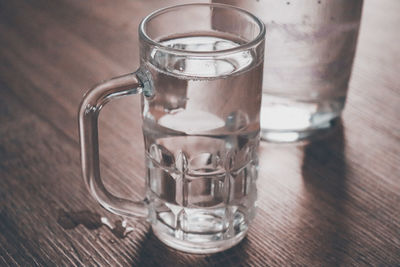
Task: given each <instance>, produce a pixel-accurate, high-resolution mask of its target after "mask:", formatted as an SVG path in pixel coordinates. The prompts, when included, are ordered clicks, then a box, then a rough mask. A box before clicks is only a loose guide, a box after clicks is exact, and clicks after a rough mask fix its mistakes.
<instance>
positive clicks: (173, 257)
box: [136, 230, 248, 266]
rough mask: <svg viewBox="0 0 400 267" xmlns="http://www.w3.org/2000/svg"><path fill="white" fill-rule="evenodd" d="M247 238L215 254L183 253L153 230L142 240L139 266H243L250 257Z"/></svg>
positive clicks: (138, 259) (138, 257)
mask: <svg viewBox="0 0 400 267" xmlns="http://www.w3.org/2000/svg"><path fill="white" fill-rule="evenodd" d="M247 248H248V241H247V238H245V239H244V240H243V241H242V242H240V243H239V244H238V245H236V246H235V247H233V248H231V249H228V250H226V251H223V252H220V253H215V254H206V255H198V254H189V253H183V252H180V251H177V250H174V249H172V248H169V247H168V246H166V245H164V244H163V243H161V241H159V240H158V239H157V237H156V236H155V235H154V234H153V233H152V232H151V230H150V231H149V232H148V233H147V234H146V238H145V239H144V240H142V241H141V248H140V249H139V252H138V254H137V255H138V256H137V259H136V260H137V261H136V263H137V265H138V266H243V265H245V262H246V260H247V258H248V252H246V251H247Z"/></svg>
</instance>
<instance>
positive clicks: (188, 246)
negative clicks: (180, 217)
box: [152, 227, 247, 254]
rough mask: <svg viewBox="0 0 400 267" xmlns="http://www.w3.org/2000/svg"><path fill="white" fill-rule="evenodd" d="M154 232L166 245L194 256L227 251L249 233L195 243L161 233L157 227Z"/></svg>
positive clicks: (243, 232) (244, 232)
mask: <svg viewBox="0 0 400 267" xmlns="http://www.w3.org/2000/svg"><path fill="white" fill-rule="evenodd" d="M152 230H153V233H154V235H155V236H156V237H157V238H158V239H159V240H160V241H161V242H162V243H164V244H165V245H167V246H169V247H171V248H173V249H176V250H180V251H183V252H188V253H194V254H209V253H216V252H220V251H224V250H227V249H229V248H231V247H233V246H235V245H237V244H238V243H240V241H242V240H243V238H244V237H245V236H246V233H247V229H246V230H244V231H242V232H240V233H238V234H237V235H235V236H234V237H232V238H230V239H224V240H216V241H206V242H193V241H188V240H181V239H177V238H175V237H173V236H171V235H169V234H167V233H165V232H162V231H159V230H158V229H157V228H156V227H152Z"/></svg>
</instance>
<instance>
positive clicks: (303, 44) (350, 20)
mask: <svg viewBox="0 0 400 267" xmlns="http://www.w3.org/2000/svg"><path fill="white" fill-rule="evenodd" d="M213 2H217V3H224V4H230V5H234V6H238V7H241V8H244V9H246V10H249V11H250V12H252V13H254V14H255V15H257V16H258V17H259V18H261V19H262V20H263V21H264V23H265V24H266V25H267V37H266V47H267V49H266V51H267V52H266V55H265V64H264V81H263V100H262V108H261V131H262V133H261V137H262V138H263V139H265V140H269V141H275V142H291V141H298V140H301V139H306V138H307V139H311V138H312V137H315V136H317V135H318V134H319V133H320V132H322V131H326V130H329V129H330V127H332V125H334V124H335V121H336V119H337V118H338V117H339V116H340V114H341V113H342V110H343V108H344V104H345V100H346V95H347V89H348V82H349V79H350V74H351V68H352V64H353V58H354V54H355V49H356V43H357V37H358V30H359V25H360V18H361V9H362V4H363V0H350V1H349V0H257V1H250V0H249V1H242V0H213Z"/></svg>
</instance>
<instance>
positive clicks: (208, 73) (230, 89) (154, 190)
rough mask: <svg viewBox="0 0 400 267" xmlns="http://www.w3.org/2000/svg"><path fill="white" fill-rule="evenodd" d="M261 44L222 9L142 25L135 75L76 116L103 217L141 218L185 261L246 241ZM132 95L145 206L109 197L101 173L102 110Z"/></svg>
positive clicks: (100, 92)
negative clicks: (138, 108)
mask: <svg viewBox="0 0 400 267" xmlns="http://www.w3.org/2000/svg"><path fill="white" fill-rule="evenodd" d="M221 21H225V22H227V21H229V23H219V22H221ZM264 37H265V28H264V24H263V23H262V22H261V21H259V20H258V19H257V18H256V17H254V16H253V15H251V14H250V13H248V12H246V11H244V10H241V9H238V8H235V7H231V6H226V5H219V4H189V5H181V6H174V7H168V8H165V9H161V10H158V11H156V12H154V13H152V14H150V15H148V16H147V17H146V18H145V19H144V20H143V21H142V22H141V24H140V26H139V39H140V59H141V60H140V62H141V63H140V68H139V69H138V70H137V71H136V72H134V73H131V74H127V75H124V76H120V77H117V78H114V79H111V80H109V81H107V82H105V83H102V84H100V85H97V86H96V87H94V88H93V89H91V90H90V91H89V92H88V93H87V94H86V95H85V96H84V99H83V101H82V103H81V106H80V110H79V131H80V143H81V157H82V171H83V177H84V179H85V183H86V185H87V187H88V189H89V191H90V192H91V194H92V195H93V196H94V198H95V199H96V200H97V201H98V202H99V203H100V204H101V205H102V206H103V207H104V208H106V209H107V210H109V211H111V212H113V213H116V214H119V215H123V216H136V217H143V218H147V219H148V220H149V221H150V223H151V225H152V229H153V232H154V234H155V235H156V236H157V237H158V238H159V239H160V240H161V241H162V242H164V243H165V244H167V245H168V246H171V247H173V248H176V249H178V250H182V251H186V252H193V253H210V252H217V251H222V250H225V249H227V248H229V247H232V246H233V245H235V244H237V243H238V242H240V241H241V240H242V239H243V238H244V236H245V234H246V232H247V229H248V227H249V223H250V222H251V220H252V219H253V217H254V215H255V200H256V179H257V166H258V160H257V151H256V150H257V148H258V144H259V134H260V126H259V124H260V119H259V115H260V107H261V95H262V92H261V86H262V70H263V62H264V58H263V56H264ZM131 94H140V95H141V103H142V119H143V127H142V128H143V136H144V143H145V162H146V168H147V170H146V197H145V200H143V201H132V200H128V199H121V198H119V197H117V196H114V195H112V194H111V193H109V192H108V191H107V190H106V188H105V187H104V185H103V183H102V181H101V178H100V170H99V154H98V153H99V151H98V150H99V148H98V130H97V119H98V115H99V111H100V110H101V108H102V107H103V106H104V104H106V103H107V102H108V101H109V100H112V99H114V98H117V97H120V96H125V95H131Z"/></svg>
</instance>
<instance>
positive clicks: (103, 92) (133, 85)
mask: <svg viewBox="0 0 400 267" xmlns="http://www.w3.org/2000/svg"><path fill="white" fill-rule="evenodd" d="M149 87H150V86H149V80H148V79H146V75H143V73H142V72H141V71H137V72H135V73H130V74H126V75H122V76H119V77H115V78H113V79H111V80H108V81H106V82H104V83H101V84H99V85H97V86H95V87H94V88H92V89H90V90H89V91H88V92H87V93H86V94H85V96H84V98H83V100H82V102H81V105H80V107H79V114H78V115H79V139H80V146H81V163H82V174H83V178H84V180H85V184H86V187H87V188H88V190H89V192H90V193H91V194H92V196H93V197H94V198H95V199H96V200H97V201H98V202H99V203H100V205H102V206H103V207H104V208H105V209H107V210H109V211H111V212H113V213H115V214H118V215H121V216H135V217H143V218H146V217H147V215H148V210H147V201H146V199H144V200H142V201H132V200H128V199H124V198H120V197H117V196H114V195H113V194H111V193H110V192H108V191H107V189H106V188H105V186H104V184H103V181H102V180H101V177H100V167H99V140H98V126H97V123H98V116H99V113H100V110H101V109H102V107H103V106H104V105H105V104H107V103H108V102H109V101H110V100H113V99H115V98H118V97H121V96H126V95H132V94H141V93H143V92H144V95H146V96H147V95H148V94H149V92H146V91H145V90H146V89H148V90H149Z"/></svg>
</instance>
